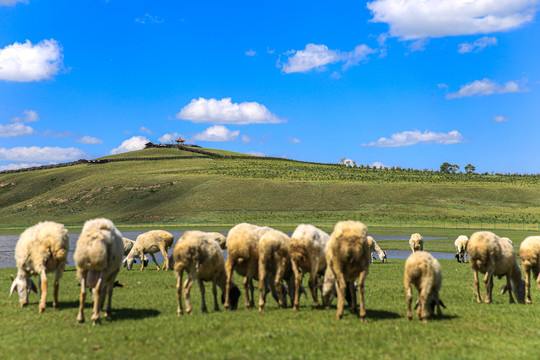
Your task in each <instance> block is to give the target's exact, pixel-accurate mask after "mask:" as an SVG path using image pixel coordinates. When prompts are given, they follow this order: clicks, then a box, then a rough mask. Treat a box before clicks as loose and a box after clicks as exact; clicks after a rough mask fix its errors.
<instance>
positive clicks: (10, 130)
mask: <svg viewBox="0 0 540 360" xmlns="http://www.w3.org/2000/svg"><path fill="white" fill-rule="evenodd" d="M34 132H35V130H34V129H33V128H31V127H30V126H27V125H24V124H22V123H20V122H16V123H13V124H8V125H0V138H8V137H15V136H23V135H31V134H33V133H34Z"/></svg>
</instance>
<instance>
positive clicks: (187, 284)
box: [184, 275, 193, 315]
mask: <svg viewBox="0 0 540 360" xmlns="http://www.w3.org/2000/svg"><path fill="white" fill-rule="evenodd" d="M192 285H193V278H192V277H191V275H190V276H188V278H187V280H186V282H185V283H184V299H185V300H186V312H187V313H188V314H189V315H191V314H192V313H193V311H192V309H191V296H190V291H191V286H192Z"/></svg>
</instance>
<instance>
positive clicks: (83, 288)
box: [77, 271, 87, 323]
mask: <svg viewBox="0 0 540 360" xmlns="http://www.w3.org/2000/svg"><path fill="white" fill-rule="evenodd" d="M86 274H87V272H86V271H84V272H83V273H82V276H81V295H80V298H79V313H78V315H77V321H78V322H79V323H83V322H84V313H83V309H84V299H85V297H86Z"/></svg>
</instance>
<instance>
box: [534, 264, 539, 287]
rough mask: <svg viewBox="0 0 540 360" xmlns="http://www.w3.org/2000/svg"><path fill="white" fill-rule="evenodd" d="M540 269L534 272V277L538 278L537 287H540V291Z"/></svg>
mask: <svg viewBox="0 0 540 360" xmlns="http://www.w3.org/2000/svg"><path fill="white" fill-rule="evenodd" d="M539 270H540V269H535V270H534V277H535V278H536V285H537V286H538V290H540V271H539Z"/></svg>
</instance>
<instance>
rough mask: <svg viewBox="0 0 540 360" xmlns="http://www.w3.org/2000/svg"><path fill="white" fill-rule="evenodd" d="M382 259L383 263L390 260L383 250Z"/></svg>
mask: <svg viewBox="0 0 540 360" xmlns="http://www.w3.org/2000/svg"><path fill="white" fill-rule="evenodd" d="M381 261H382V262H383V264H384V263H385V262H386V261H388V257H387V256H386V251H383V256H382V258H381Z"/></svg>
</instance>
